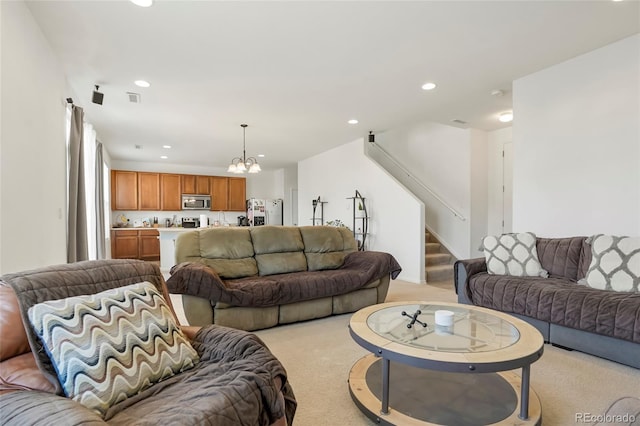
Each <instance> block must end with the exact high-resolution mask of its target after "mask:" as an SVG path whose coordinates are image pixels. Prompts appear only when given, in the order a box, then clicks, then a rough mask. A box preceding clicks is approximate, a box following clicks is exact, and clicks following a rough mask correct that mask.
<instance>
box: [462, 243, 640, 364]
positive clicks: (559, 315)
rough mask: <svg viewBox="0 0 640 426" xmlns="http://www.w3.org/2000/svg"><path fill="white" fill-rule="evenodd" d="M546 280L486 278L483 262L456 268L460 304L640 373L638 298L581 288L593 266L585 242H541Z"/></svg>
mask: <svg viewBox="0 0 640 426" xmlns="http://www.w3.org/2000/svg"><path fill="white" fill-rule="evenodd" d="M536 250H537V254H538V258H539V261H540V264H541V266H542V268H544V269H545V270H546V271H548V273H549V277H548V278H542V277H514V276H508V275H491V274H489V273H487V264H486V262H485V258H477V259H467V260H459V261H457V262H456V263H455V266H454V280H455V288H456V293H457V295H458V302H459V303H465V304H472V305H476V306H482V307H485V308H490V309H495V310H498V311H502V312H506V313H509V314H511V315H514V316H516V317H518V318H521V319H523V320H525V321H527V322H529V323H530V324H532V325H533V326H535V327H536V328H537V329H538V330H539V331H540V333H542V336H543V337H544V340H545V341H546V342H548V343H551V344H554V345H557V346H561V347H564V348H568V349H575V350H579V351H581V352H585V353H588V354H592V355H596V356H599V357H601V358H606V359H609V360H612V361H616V362H619V363H621V364H626V365H629V366H632V367H635V368H640V293H631V292H618V291H613V290H600V289H596V288H591V287H588V286H586V285H580V284H578V281H579V280H581V279H583V278H585V276H586V274H587V271H588V269H589V265H590V263H591V258H592V253H591V245H590V244H589V243H588V242H587V238H585V237H572V238H537V239H536Z"/></svg>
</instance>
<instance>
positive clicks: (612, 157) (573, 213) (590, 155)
mask: <svg viewBox="0 0 640 426" xmlns="http://www.w3.org/2000/svg"><path fill="white" fill-rule="evenodd" d="M639 75H640V35H635V36H632V37H629V38H626V39H623V40H620V41H618V42H615V43H612V44H610V45H608V46H605V47H602V48H600V49H597V50H594V51H592V52H589V53H586V54H584V55H581V56H578V57H576V58H573V59H571V60H568V61H566V62H563V63H560V64H558V65H555V66H552V67H550V68H547V69H545V70H542V71H540V72H537V73H535V74H531V75H529V76H526V77H523V78H521V79H519V80H516V81H515V82H514V85H513V105H514V112H515V120H514V124H513V143H514V147H513V150H514V160H513V170H514V172H513V230H514V231H518V232H520V231H533V232H536V233H537V234H538V235H539V236H545V237H560V236H571V235H591V234H595V233H605V234H620V235H632V236H638V235H640V119H639V117H640V79H639V78H638V76H639Z"/></svg>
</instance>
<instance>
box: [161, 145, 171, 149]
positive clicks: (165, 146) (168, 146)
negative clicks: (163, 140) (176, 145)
mask: <svg viewBox="0 0 640 426" xmlns="http://www.w3.org/2000/svg"><path fill="white" fill-rule="evenodd" d="M162 147H163V148H164V149H171V145H162Z"/></svg>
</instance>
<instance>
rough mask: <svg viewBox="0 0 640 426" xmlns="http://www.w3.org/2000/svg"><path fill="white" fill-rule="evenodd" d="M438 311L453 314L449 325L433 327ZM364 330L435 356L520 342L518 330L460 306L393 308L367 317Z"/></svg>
mask: <svg viewBox="0 0 640 426" xmlns="http://www.w3.org/2000/svg"><path fill="white" fill-rule="evenodd" d="M438 310H446V311H451V312H453V322H452V324H451V325H437V324H436V323H435V312H436V311H438ZM417 311H420V313H419V314H418V315H417V316H416V320H417V321H416V322H415V323H413V324H412V325H411V327H410V328H409V327H407V325H410V324H411V322H412V319H413V317H414V314H415V313H416V312H417ZM403 312H404V314H403ZM421 323H422V324H421ZM423 324H424V325H423ZM367 326H368V327H369V328H370V329H371V330H372V331H373V332H375V333H376V334H378V335H379V336H382V337H384V338H385V339H388V340H391V341H393V342H397V343H401V344H404V345H407V346H411V347H415V348H419V349H427V350H432V351H438V352H459V353H473V352H488V351H495V350H498V349H502V348H506V347H508V346H511V345H513V344H514V343H516V342H517V341H518V339H519V338H520V333H519V332H518V330H517V328H516V327H515V326H514V325H513V324H511V323H509V322H508V321H506V320H504V319H502V318H500V317H498V316H494V315H491V314H488V313H485V312H479V311H478V310H472V309H467V308H465V307H463V306H460V307H457V306H456V307H453V306H441V305H436V304H413V305H400V306H392V307H388V308H383V309H380V310H377V311H375V312H373V313H372V314H371V315H369V317H368V318H367Z"/></svg>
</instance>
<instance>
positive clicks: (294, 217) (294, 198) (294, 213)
mask: <svg viewBox="0 0 640 426" xmlns="http://www.w3.org/2000/svg"><path fill="white" fill-rule="evenodd" d="M289 205H290V206H291V222H292V223H293V226H298V188H291V202H290V203H289Z"/></svg>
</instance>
